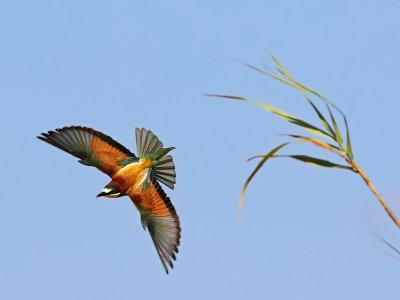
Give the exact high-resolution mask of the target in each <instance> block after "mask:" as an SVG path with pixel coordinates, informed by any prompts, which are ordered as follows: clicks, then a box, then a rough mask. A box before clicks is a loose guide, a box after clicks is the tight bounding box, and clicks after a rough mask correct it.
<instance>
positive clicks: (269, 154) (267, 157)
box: [238, 142, 289, 216]
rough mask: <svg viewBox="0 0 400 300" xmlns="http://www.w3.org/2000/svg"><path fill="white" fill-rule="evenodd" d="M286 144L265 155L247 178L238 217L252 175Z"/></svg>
mask: <svg viewBox="0 0 400 300" xmlns="http://www.w3.org/2000/svg"><path fill="white" fill-rule="evenodd" d="M287 144H289V142H288V143H283V144H281V145H279V146H277V147H275V148H274V149H272V150H271V151H270V152H269V153H268V154H266V155H265V156H264V157H263V159H262V160H261V161H260V162H259V163H258V165H257V167H256V168H255V169H254V170H253V172H252V173H251V174H250V176H249V178H247V180H246V182H245V184H244V185H243V189H242V193H241V195H240V202H239V210H238V216H239V215H240V211H241V210H242V205H243V199H244V194H245V193H246V189H247V186H248V185H249V183H250V181H251V180H252V179H253V177H254V175H256V173H257V172H258V170H260V168H261V167H262V166H263V165H264V163H265V162H266V161H267V160H268V159H269V158H271V157H273V155H274V154H275V153H276V152H277V151H279V150H280V149H281V148H283V147H285V146H286V145H287Z"/></svg>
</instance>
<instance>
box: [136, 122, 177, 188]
mask: <svg viewBox="0 0 400 300" xmlns="http://www.w3.org/2000/svg"><path fill="white" fill-rule="evenodd" d="M135 133H136V147H137V153H138V156H139V157H145V158H150V159H151V160H152V161H153V163H154V165H153V167H152V169H151V175H152V176H154V177H155V178H156V179H157V180H158V181H160V182H162V183H163V184H165V185H166V186H168V187H169V188H171V189H173V188H174V184H175V182H176V179H175V178H176V173H175V164H174V162H173V159H172V156H171V155H168V153H169V152H170V151H171V150H173V149H175V148H174V147H169V148H163V143H162V142H161V141H160V140H159V139H158V137H157V136H156V135H155V134H154V133H153V132H151V131H150V130H146V129H144V128H136V132H135Z"/></svg>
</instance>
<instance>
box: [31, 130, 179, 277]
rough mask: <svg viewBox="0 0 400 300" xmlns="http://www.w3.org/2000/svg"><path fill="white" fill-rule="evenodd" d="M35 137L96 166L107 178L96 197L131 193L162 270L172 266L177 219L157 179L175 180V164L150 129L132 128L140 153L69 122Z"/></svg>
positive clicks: (165, 181)
mask: <svg viewBox="0 0 400 300" xmlns="http://www.w3.org/2000/svg"><path fill="white" fill-rule="evenodd" d="M38 138H39V139H41V140H43V141H45V142H47V143H49V144H51V145H53V146H55V147H57V148H60V149H62V150H64V151H66V152H68V153H70V154H72V155H74V156H76V157H78V158H79V159H80V160H79V162H80V163H82V164H84V165H88V166H94V167H96V168H97V169H99V170H100V171H102V172H104V173H106V174H107V175H109V176H110V177H111V181H110V183H109V184H107V185H106V186H105V187H104V189H103V191H102V192H101V193H100V194H99V195H98V196H105V197H109V198H117V197H121V196H129V197H130V198H131V200H132V202H133V203H134V205H135V206H136V208H137V209H138V211H139V213H140V215H141V221H142V225H143V227H144V228H145V229H146V228H147V229H148V230H149V232H150V236H151V238H152V240H153V242H154V245H155V247H156V250H157V252H158V254H159V256H160V258H161V262H162V263H163V266H164V269H165V271H166V272H167V273H168V268H167V263H168V264H169V265H170V266H171V268H173V265H172V261H171V258H172V259H174V260H175V259H176V257H175V253H178V248H177V247H178V246H179V244H180V232H181V228H180V222H179V218H178V215H177V214H176V211H175V208H174V207H173V205H172V203H171V201H170V199H169V198H168V197H167V195H166V194H165V192H164V191H163V190H162V188H161V186H160V184H159V181H160V182H162V183H163V184H165V185H166V186H168V187H170V188H172V189H173V188H174V184H175V177H176V175H175V165H174V163H173V160H172V157H171V156H170V155H168V152H169V151H171V150H172V149H173V148H163V144H162V143H161V141H160V140H159V139H158V138H157V136H155V135H154V134H153V133H152V132H151V131H150V130H145V129H136V144H137V150H138V156H136V155H135V154H133V153H132V152H130V151H129V150H128V149H126V148H125V147H124V146H122V145H121V144H119V143H117V142H116V141H114V140H113V139H112V138H110V137H109V136H107V135H105V134H103V133H101V132H99V131H96V130H93V129H91V128H87V127H80V126H71V127H63V128H61V129H56V131H55V132H54V131H49V132H48V133H42V136H39V137H38Z"/></svg>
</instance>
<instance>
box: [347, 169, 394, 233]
mask: <svg viewBox="0 0 400 300" xmlns="http://www.w3.org/2000/svg"><path fill="white" fill-rule="evenodd" d="M350 164H351V166H352V167H353V168H354V169H356V170H357V171H358V173H359V174H360V176H361V177H362V179H364V181H365V183H366V184H367V186H368V187H369V188H370V190H371V191H372V193H373V194H374V195H375V197H376V198H377V199H378V201H379V202H380V204H381V205H382V206H383V208H384V209H385V211H386V213H387V214H388V215H389V217H390V218H391V219H392V220H393V222H394V223H395V224H396V225H397V227H400V220H399V219H398V218H397V217H396V215H395V214H394V212H393V211H392V210H391V209H390V208H389V206H388V205H387V204H386V202H385V200H383V198H382V197H381V195H379V193H378V191H377V190H376V189H375V187H374V186H373V185H372V182H371V180H369V178H368V177H367V174H365V172H364V171H363V170H362V169H361V168H360V167H359V166H358V165H357V164H356V163H355V162H354V161H352V162H351V163H350Z"/></svg>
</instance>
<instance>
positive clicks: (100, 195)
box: [96, 192, 106, 198]
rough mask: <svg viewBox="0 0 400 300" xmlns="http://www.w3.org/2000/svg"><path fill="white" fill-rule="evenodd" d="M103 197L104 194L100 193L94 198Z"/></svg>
mask: <svg viewBox="0 0 400 300" xmlns="http://www.w3.org/2000/svg"><path fill="white" fill-rule="evenodd" d="M105 195H106V193H104V192H101V193H100V194H98V195H97V196H96V198H99V197H102V196H105Z"/></svg>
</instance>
